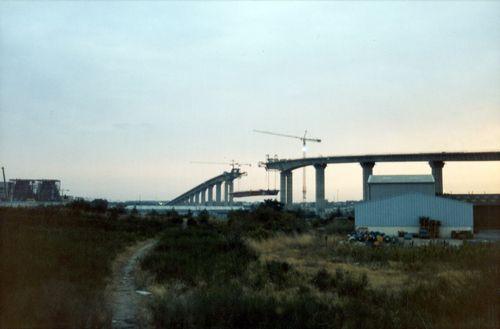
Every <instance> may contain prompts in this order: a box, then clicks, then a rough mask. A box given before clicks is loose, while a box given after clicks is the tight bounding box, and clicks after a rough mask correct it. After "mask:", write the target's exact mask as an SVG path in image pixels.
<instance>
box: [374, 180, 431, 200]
mask: <svg viewBox="0 0 500 329" xmlns="http://www.w3.org/2000/svg"><path fill="white" fill-rule="evenodd" d="M368 191H369V192H368V193H369V194H368V195H369V200H381V199H386V198H390V197H393V196H398V195H403V194H408V193H423V194H429V195H435V194H436V192H435V186H434V183H411V184H408V183H401V184H396V183H392V184H383V183H376V184H368Z"/></svg>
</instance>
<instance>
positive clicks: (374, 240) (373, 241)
mask: <svg viewBox="0 0 500 329" xmlns="http://www.w3.org/2000/svg"><path fill="white" fill-rule="evenodd" d="M347 241H349V242H364V243H366V244H367V245H373V246H380V245H382V244H384V243H398V242H399V239H398V238H397V237H395V236H390V235H386V234H385V233H382V232H378V231H367V230H358V231H355V232H353V233H351V234H348V235H347Z"/></svg>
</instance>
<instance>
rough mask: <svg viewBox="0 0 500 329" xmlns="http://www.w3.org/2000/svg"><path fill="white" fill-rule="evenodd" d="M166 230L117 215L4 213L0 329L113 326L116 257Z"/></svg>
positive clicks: (75, 211)
mask: <svg viewBox="0 0 500 329" xmlns="http://www.w3.org/2000/svg"><path fill="white" fill-rule="evenodd" d="M164 227H165V223H164V222H161V221H158V220H153V219H140V220H139V219H137V218H134V217H133V216H124V217H123V215H122V217H121V218H119V219H118V218H116V213H115V212H113V211H110V212H89V211H81V210H78V209H67V208H39V209H12V208H0V232H1V236H0V239H1V240H0V242H1V249H0V282H1V293H0V297H1V298H0V310H1V311H0V314H1V316H0V327H1V328H21V327H22V328H34V327H37V328H87V327H92V328H96V327H110V326H111V314H110V310H109V308H108V306H107V305H106V303H105V298H104V288H105V286H106V284H107V280H108V278H109V274H110V271H111V263H112V261H113V259H114V258H115V256H116V255H117V254H118V253H119V252H120V251H122V250H123V249H124V248H125V247H126V246H128V245H130V244H133V243H134V242H135V241H137V240H140V239H141V240H142V239H145V238H148V237H152V236H154V235H156V234H157V232H158V231H160V230H162V229H163V228H164Z"/></svg>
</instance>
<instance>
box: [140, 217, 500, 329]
mask: <svg viewBox="0 0 500 329" xmlns="http://www.w3.org/2000/svg"><path fill="white" fill-rule="evenodd" d="M278 212H279V211H278ZM282 213H283V214H284V215H283V216H295V215H294V214H293V213H285V212H282ZM263 214H268V215H269V217H268V218H269V221H270V223H265V221H264V219H263V217H262V216H264V215H263ZM238 216H241V217H238ZM283 218H284V217H280V215H279V213H276V212H275V211H274V210H269V209H265V210H261V211H258V212H245V213H235V214H233V215H232V217H231V220H230V221H229V223H228V224H227V225H224V224H219V225H215V224H213V225H205V226H201V227H200V226H193V227H190V228H188V229H186V230H183V231H181V230H179V229H175V230H170V232H169V233H167V234H166V235H165V236H164V238H163V239H162V241H161V243H160V245H158V248H157V249H156V250H155V252H154V253H153V254H151V255H150V257H148V258H146V259H144V261H143V263H142V268H143V270H144V271H150V273H151V274H152V275H153V276H154V278H155V279H154V283H153V285H154V286H153V287H150V289H152V291H153V292H154V297H153V299H152V301H151V305H150V306H151V309H152V311H153V312H152V313H153V323H152V324H153V326H154V327H156V328H288V329H290V328H346V329H349V328H497V327H498V326H499V320H498V314H499V302H498V296H497V291H498V278H499V273H500V262H499V258H498V257H499V255H500V247H499V246H498V245H464V246H463V247H460V248H456V247H446V246H438V245H434V246H428V247H419V248H408V247H404V246H387V247H383V248H369V247H366V246H360V245H357V244H350V243H347V242H346V241H345V239H344V238H341V237H340V236H336V235H332V234H329V232H338V231H339V230H341V231H342V230H344V229H345V227H346V225H347V224H348V223H340V222H338V223H337V224H335V225H336V226H335V227H334V228H331V230H330V231H329V230H325V229H322V230H320V232H321V233H316V232H317V231H316V230H312V229H311V227H308V226H307V223H305V224H304V223H303V222H301V220H300V219H298V218H296V217H295V219H293V220H292V222H288V223H286V224H285V225H284V226H281V225H280V223H281V221H282V220H283ZM339 223H340V224H339ZM344 224H345V225H344ZM327 225H330V226H331V225H333V224H332V223H328V224H327ZM246 230H248V231H246Z"/></svg>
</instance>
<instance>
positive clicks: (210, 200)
mask: <svg viewBox="0 0 500 329" xmlns="http://www.w3.org/2000/svg"><path fill="white" fill-rule="evenodd" d="M207 189H208V204H209V205H212V204H213V203H214V196H213V191H214V187H213V186H212V185H210V186H209V187H207Z"/></svg>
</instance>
